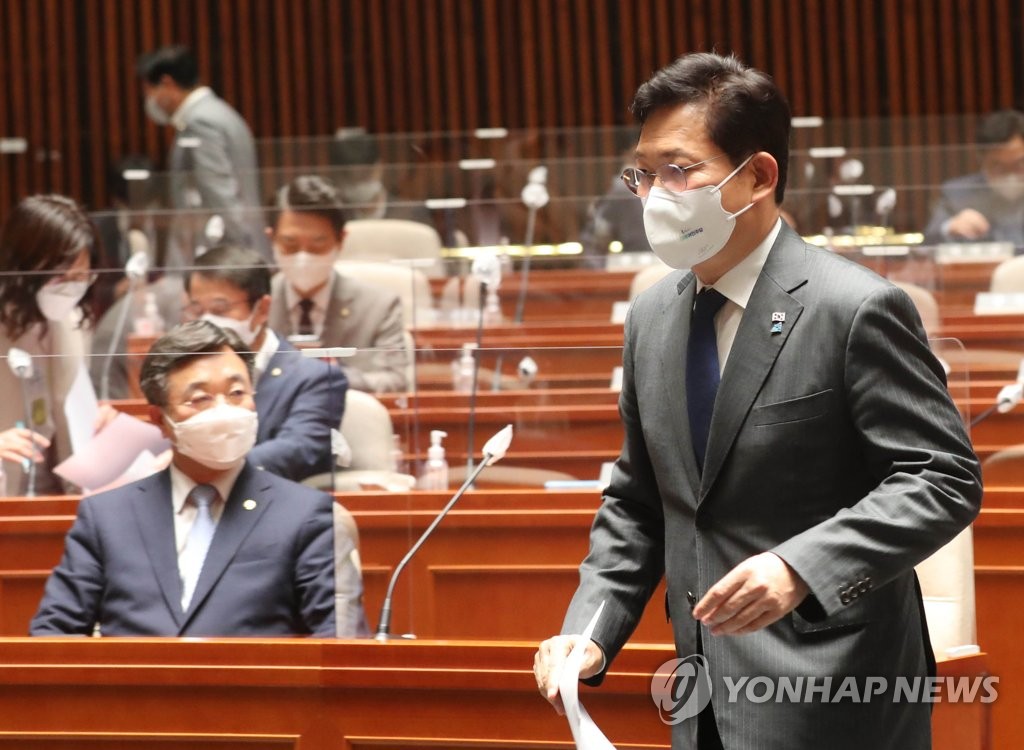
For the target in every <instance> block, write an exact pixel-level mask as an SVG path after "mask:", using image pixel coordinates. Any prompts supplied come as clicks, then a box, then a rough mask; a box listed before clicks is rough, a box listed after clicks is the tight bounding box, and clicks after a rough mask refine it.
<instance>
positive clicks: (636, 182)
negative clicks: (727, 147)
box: [622, 154, 725, 198]
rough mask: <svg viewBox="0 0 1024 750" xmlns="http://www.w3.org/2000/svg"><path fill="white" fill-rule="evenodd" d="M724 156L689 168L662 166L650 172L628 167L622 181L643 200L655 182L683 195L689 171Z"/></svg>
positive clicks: (717, 156) (623, 172)
mask: <svg viewBox="0 0 1024 750" xmlns="http://www.w3.org/2000/svg"><path fill="white" fill-rule="evenodd" d="M723 156H725V154H718V155H716V156H712V157H710V158H707V159H705V160H704V161H699V162H697V163H696V164H691V165H689V166H688V167H680V166H679V165H678V164H662V165H661V166H660V167H658V168H657V169H655V170H654V171H653V172H648V171H647V170H645V169H640V168H638V167H626V168H625V169H624V170H622V181H623V182H624V183H626V187H628V188H629V190H630V192H631V193H633V195H639V196H640V197H641V198H646V197H647V194H648V193H650V192H651V188H652V187H654V181H655V180H657V181H658V182H660V183H661V186H662V187H663V188H665V189H666V190H670V191H672V192H673V193H681V192H683V191H684V190H686V173H687V172H688V171H690V170H691V169H696V168H697V167H700V166H703V165H705V164H707V163H708V162H709V161H714V160H715V159H720V158H722V157H723Z"/></svg>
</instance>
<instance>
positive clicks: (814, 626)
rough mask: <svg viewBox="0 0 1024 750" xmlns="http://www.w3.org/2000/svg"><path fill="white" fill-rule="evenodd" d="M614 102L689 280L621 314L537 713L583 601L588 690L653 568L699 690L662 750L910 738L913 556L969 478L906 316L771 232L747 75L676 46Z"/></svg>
mask: <svg viewBox="0 0 1024 750" xmlns="http://www.w3.org/2000/svg"><path fill="white" fill-rule="evenodd" d="M633 112H634V113H635V115H636V116H637V118H638V119H639V121H640V123H641V126H642V129H641V134H640V140H639V143H638V145H637V148H636V154H635V156H636V165H637V167H636V168H629V169H627V170H626V171H625V173H624V175H623V178H624V180H625V181H626V183H627V185H629V186H630V187H631V188H632V189H633V190H634V192H636V193H637V194H638V195H639V196H641V197H642V198H643V199H644V225H645V228H646V230H647V235H648V239H649V241H650V243H651V247H652V249H653V250H654V252H655V253H657V254H658V255H659V257H661V259H662V260H664V261H665V262H666V263H668V264H669V265H672V266H674V267H676V268H679V269H685V268H692V272H690V271H685V270H681V271H680V272H677V273H674V274H670V275H669V276H668V277H667V278H666V279H664V280H663V281H662V282H660V283H659V284H657V285H655V286H654V287H652V288H651V289H650V290H648V291H647V292H645V293H643V294H642V295H640V297H638V298H637V300H636V301H635V302H634V304H633V307H632V309H631V310H630V313H629V316H628V318H627V322H626V327H625V347H624V352H623V368H624V375H623V386H622V395H621V397H620V400H619V409H620V412H621V415H622V420H623V422H624V426H625V441H624V445H623V449H622V454H621V456H620V457H619V460H618V461H617V462H616V464H615V469H614V471H613V473H612V479H611V483H610V485H609V486H608V487H607V488H606V490H605V493H604V499H603V503H602V506H601V508H600V510H599V511H598V513H597V516H596V518H595V521H594V526H593V530H592V534H591V551H590V554H589V555H588V556H587V558H586V560H584V562H583V564H582V566H581V569H580V577H581V582H580V587H579V589H578V590H577V592H576V594H575V596H574V598H573V600H572V603H571V604H570V607H569V611H568V614H567V616H566V619H565V623H564V626H563V633H564V635H561V636H555V637H554V638H551V639H549V640H547V641H545V642H544V643H543V644H541V647H540V649H539V650H538V652H537V656H536V659H535V665H534V670H535V675H536V678H537V684H538V687H539V689H540V690H541V693H542V694H543V695H544V696H545V697H547V698H548V699H549V700H550V701H552V703H554V704H555V705H556V707H559V705H560V699H559V696H558V690H557V674H558V672H559V671H560V669H561V665H562V664H563V663H564V660H565V658H566V655H567V653H568V651H569V649H570V648H571V647H572V646H573V645H574V644H575V643H576V642H577V641H578V640H580V638H579V636H578V635H574V634H578V633H580V632H581V631H582V629H583V627H584V625H585V624H586V623H587V621H588V620H589V619H590V618H591V616H592V615H593V614H594V612H595V611H596V610H597V608H598V606H599V605H600V604H601V602H602V601H603V602H605V606H604V610H603V613H602V615H601V618H600V620H599V621H598V623H597V628H596V630H595V631H594V633H593V637H592V640H591V641H589V642H586V643H583V644H581V646H582V647H583V648H585V655H586V656H585V660H584V663H583V667H582V670H581V676H582V677H583V678H585V679H587V680H588V681H589V682H593V683H597V682H599V681H600V680H601V678H602V676H603V675H604V673H605V671H606V670H607V667H608V664H609V663H610V662H611V661H612V660H613V659H614V658H615V655H616V653H617V652H618V651H619V649H620V648H621V647H622V646H623V644H624V643H625V641H626V640H627V639H628V638H629V636H630V634H631V633H632V631H633V629H634V627H635V625H636V623H637V621H638V620H639V618H640V616H641V613H642V611H643V608H644V606H645V604H646V603H647V601H648V599H649V598H650V596H651V594H652V592H653V591H654V589H655V587H656V586H657V585H658V582H659V581H660V580H661V578H662V575H664V576H665V577H666V580H667V583H668V595H667V601H666V602H665V606H666V608H667V612H668V614H669V616H670V618H671V621H672V625H673V632H674V637H675V645H676V649H677V652H678V654H679V655H680V657H693V658H694V659H698V660H699V661H700V662H701V663H702V664H703V667H702V669H703V670H704V674H705V675H706V677H707V679H709V681H710V685H711V688H712V689H711V700H710V705H709V706H708V707H707V708H706V709H704V710H703V711H701V712H700V713H699V714H698V715H697V716H696V718H695V719H694V718H688V717H687V716H686V715H685V714H683V713H680V714H677V716H676V718H678V719H680V721H679V722H678V723H676V724H674V726H673V747H675V748H693V747H698V748H702V749H703V748H722V747H725V748H744V749H747V748H755V747H756V748H770V749H772V750H774V749H776V748H777V749H779V750H781V749H782V748H786V750H791V749H793V748H807V749H811V748H815V749H817V748H823V747H828V748H830V750H831V749H835V748H839V749H840V750H843V749H846V748H848V749H849V750H855V749H856V750H862V748H866V747H870V748H873V750H879V749H880V748H893V749H895V748H901V750H902V749H904V748H921V749H923V748H927V747H930V744H931V742H930V716H929V706H928V705H927V704H926V703H923V702H920V701H919V702H916V703H915V702H910V701H906V700H904V701H894V693H893V690H894V686H895V683H896V680H897V678H898V677H904V678H907V679H909V680H913V679H914V678H923V677H924V675H926V674H927V673H928V672H929V671H930V670H931V669H934V659H933V657H932V655H931V648H930V645H929V643H928V636H927V629H926V624H925V621H924V616H923V611H922V610H923V607H922V602H921V594H920V589H919V586H918V584H917V579H916V576H915V574H914V570H913V568H914V565H916V564H917V563H919V562H920V561H921V560H923V559H925V558H926V557H928V556H929V555H930V554H931V553H932V552H934V551H935V550H936V549H938V548H939V547H940V546H942V545H943V544H944V543H945V542H947V541H948V540H950V539H951V538H953V536H955V535H956V534H957V532H959V531H960V530H961V529H963V528H964V527H965V526H966V525H967V524H969V523H970V522H971V520H972V519H973V518H974V516H975V515H976V513H977V512H978V508H979V505H980V500H981V483H980V474H979V467H978V463H977V459H976V457H975V456H974V454H973V452H972V449H971V445H970V442H969V440H968V437H967V435H966V432H965V429H964V426H963V424H962V422H961V419H960V416H959V414H958V412H957V410H956V408H955V407H954V405H953V403H952V401H951V399H950V397H949V394H948V392H947V390H946V386H945V380H944V375H943V371H942V368H941V367H940V366H939V364H938V363H937V361H936V359H935V357H934V356H932V354H931V352H930V351H929V348H928V343H927V341H926V339H925V335H924V331H923V329H922V326H921V322H920V319H919V317H918V315H917V313H916V312H915V310H914V307H913V305H912V303H911V301H910V300H909V298H908V297H907V296H906V295H905V294H904V293H903V292H901V291H900V290H899V289H897V288H895V287H894V286H892V285H891V284H889V283H888V282H887V281H885V280H884V279H881V278H879V277H877V276H876V275H874V274H873V273H871V272H870V271H868V270H867V269H865V268H863V267H861V266H858V265H856V264H853V263H850V262H848V261H846V260H844V259H842V258H840V257H838V256H835V255H833V254H831V253H829V252H827V251H824V250H820V249H817V248H814V247H811V246H808V245H806V244H805V243H804V242H803V241H802V240H801V239H800V237H798V236H797V235H796V234H795V233H794V232H792V231H791V230H790V229H789V228H788V227H787V226H786V225H785V224H784V223H783V222H782V221H781V220H780V218H779V204H780V203H781V202H782V198H783V193H784V185H785V180H786V169H787V162H788V138H789V120H790V114H789V107H788V105H787V103H786V101H785V99H784V98H783V96H782V94H781V92H780V91H779V90H778V89H777V88H776V86H775V84H774V83H773V82H772V81H771V79H770V78H769V77H768V76H766V75H764V74H763V73H760V72H759V71H756V70H753V69H750V68H747V67H746V66H744V65H743V64H741V63H740V62H739V61H737V60H736V59H735V58H727V57H720V56H718V55H713V54H693V55H687V56H685V57H682V58H680V59H679V60H677V61H676V62H674V63H673V64H671V65H669V66H668V67H667V68H665V69H663V70H662V71H660V72H658V73H656V74H655V75H654V76H653V77H652V78H651V80H650V81H648V82H647V83H645V84H644V85H643V86H641V87H640V89H639V90H638V92H637V94H636V98H635V100H634V102H633ZM659 606H660V605H659ZM694 655H699V657H698V656H694ZM690 667H691V668H692V669H694V670H695V669H696V667H694V666H693V662H691V664H690ZM698 676H701V675H700V674H699V673H698ZM846 677H851V678H852V679H854V680H855V681H856V683H855V685H856V688H857V691H858V692H857V697H858V698H862V697H863V696H864V694H865V689H866V681H867V680H868V679H869V678H876V679H881V680H883V681H884V683H885V685H886V687H887V689H886V691H885V692H884V693H882V694H873V695H872V696H871V697H870V699H869V700H857V701H854V700H852V699H851V697H850V695H849V694H847V695H846V697H845V699H843V698H842V697H841V696H840V697H839V699H838V700H836V698H837V695H835V693H836V692H837V691H838V689H839V687H840V685H841V683H842V681H843V679H844V678H846ZM744 678H746V679H747V680H754V679H755V678H765V679H767V680H768V683H767V684H770V685H771V686H773V688H777V687H779V686H780V685H782V686H783V687H784V686H785V685H784V684H783V683H782V680H783V679H786V680H795V679H797V678H800V679H802V680H807V679H813V680H816V681H817V682H816V684H817V685H818V686H819V688H820V686H821V685H823V684H824V683H825V678H829V679H830V680H831V681H832V683H833V687H832V688H831V692H829V691H828V690H825V691H824V693H825V694H824V695H823V693H822V691H821V690H820V689H819V690H818V691H816V692H815V691H811V690H807V689H806V684H805V683H800V684H802V685H805V688H804V689H802V690H800V691H799V696H798V698H797V699H793V698H792V695H791V694H786V693H783V692H775V693H774V694H773V695H772V698H771V700H766V701H759V700H758V697H763V695H764V694H765V690H766V688H765V687H764V686H765V684H766V683H764V682H760V681H759V683H758V684H759V685H761V689H759V690H756V691H749V690H746V691H745V690H740V689H736V688H735V686H736V685H737V684H742V683H741V681H742V680H743V679H744ZM878 684H879V683H877V682H873V683H871V686H872V687H873V688H875V687H876V686H877V685H878ZM730 686H732V687H733V689H732V690H730Z"/></svg>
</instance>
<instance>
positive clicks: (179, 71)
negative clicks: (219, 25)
mask: <svg viewBox="0 0 1024 750" xmlns="http://www.w3.org/2000/svg"><path fill="white" fill-rule="evenodd" d="M135 70H136V72H137V73H138V75H139V78H141V79H143V80H144V81H146V82H147V83H150V84H153V85H156V84H158V83H160V79H161V78H163V77H164V76H170V77H171V79H172V80H173V81H174V82H175V83H177V84H178V85H179V86H181V87H182V88H183V89H191V88H194V87H195V86H196V84H198V83H199V65H198V64H197V63H196V58H195V57H194V56H193V55H192V51H191V50H190V49H189V48H188V47H185V46H182V45H180V44H175V45H172V46H169V47H161V48H160V49H158V50H154V51H153V52H147V53H146V54H144V55H142V56H141V57H140V58H139V61H138V63H137V64H136V66H135Z"/></svg>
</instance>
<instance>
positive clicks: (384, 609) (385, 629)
mask: <svg viewBox="0 0 1024 750" xmlns="http://www.w3.org/2000/svg"><path fill="white" fill-rule="evenodd" d="M470 453H471V454H472V448H471V450H470ZM492 458H493V455H492V454H490V453H487V452H486V451H485V452H484V460H483V461H481V462H480V463H479V465H478V466H477V467H476V469H474V470H473V472H472V473H471V474H470V475H469V476H467V477H466V481H465V482H463V483H462V486H461V487H459V490H458V492H456V493H455V494H454V495H453V496H452V499H451V500H449V501H448V504H447V505H445V506H444V508H443V509H442V510H441V512H440V513H438V515H437V517H436V518H435V519H434V520H433V521H432V522H431V523H430V525H429V526H428V527H427V529H426V531H424V532H423V533H422V534H421V535H420V538H419V539H417V540H416V543H415V544H414V545H412V548H411V549H410V550H409V551H408V552H406V553H405V557H403V558H402V559H401V561H400V562H399V563H398V565H397V566H396V567H395V572H394V573H392V574H391V580H390V581H388V588H387V591H386V592H385V594H384V603H383V604H382V605H381V608H380V624H379V625H378V626H377V635H376V636H374V639H375V640H377V641H380V642H382V643H383V642H385V641H387V640H388V639H389V638H391V599H392V596H393V594H394V592H395V584H396V583H397V582H398V576H399V575H401V573H402V571H403V570H404V569H405V566H406V565H408V564H409V561H410V560H412V556H413V555H415V554H416V552H417V551H418V550H419V548H420V547H422V546H423V543H424V542H426V541H427V539H428V538H429V537H430V535H431V534H433V533H434V529H436V528H437V527H438V525H439V524H440V523H441V521H443V520H444V517H445V516H447V515H448V512H449V511H450V510H451V509H452V508H454V507H455V503H457V502H458V501H459V498H461V497H462V495H463V494H464V493H465V492H466V490H468V489H469V488H470V487H472V485H473V482H474V481H475V480H476V478H477V476H479V475H480V472H482V471H483V470H484V469H485V468H487V465H488V464H489V463H490V461H491V459H492Z"/></svg>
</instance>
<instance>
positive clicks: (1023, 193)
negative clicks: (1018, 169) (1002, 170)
mask: <svg viewBox="0 0 1024 750" xmlns="http://www.w3.org/2000/svg"><path fill="white" fill-rule="evenodd" d="M988 184H989V185H991V186H992V190H993V191H994V192H995V193H996V195H998V196H999V197H1001V198H1003V199H1004V200H1008V201H1018V200H1020V199H1021V198H1024V177H1021V176H1020V175H1017V174H1008V175H1003V176H1002V177H992V178H990V179H989V181H988Z"/></svg>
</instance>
